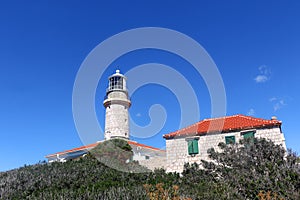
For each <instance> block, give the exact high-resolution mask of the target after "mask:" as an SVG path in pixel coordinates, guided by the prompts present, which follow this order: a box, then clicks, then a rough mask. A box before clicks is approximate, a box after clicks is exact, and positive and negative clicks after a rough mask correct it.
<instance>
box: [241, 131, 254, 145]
mask: <svg viewBox="0 0 300 200" xmlns="http://www.w3.org/2000/svg"><path fill="white" fill-rule="evenodd" d="M254 133H255V131H247V132H244V133H242V135H243V137H244V139H245V140H246V144H245V145H246V147H247V146H249V144H253V143H254Z"/></svg>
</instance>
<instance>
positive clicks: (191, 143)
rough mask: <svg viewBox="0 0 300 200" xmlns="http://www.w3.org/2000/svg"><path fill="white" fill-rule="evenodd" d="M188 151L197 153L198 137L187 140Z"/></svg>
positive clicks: (193, 153) (191, 153)
mask: <svg viewBox="0 0 300 200" xmlns="http://www.w3.org/2000/svg"><path fill="white" fill-rule="evenodd" d="M188 152H189V155H195V154H198V153H199V149H198V139H196V138H195V139H192V140H188Z"/></svg>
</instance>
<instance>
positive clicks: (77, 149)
mask: <svg viewBox="0 0 300 200" xmlns="http://www.w3.org/2000/svg"><path fill="white" fill-rule="evenodd" d="M101 142H103V141H101ZM99 143H100V142H97V143H94V144H89V145H86V146H81V147H77V148H74V149H70V150H66V151H61V152H57V153H54V154H49V155H47V156H45V157H46V158H49V157H53V156H57V155H63V154H67V153H73V152H77V151H88V150H90V149H92V148H94V147H96V146H97V145H98V144H99ZM128 144H129V145H135V146H139V147H144V148H147V149H152V150H157V151H165V150H162V149H159V148H155V147H151V146H148V145H145V144H140V143H137V142H135V141H130V140H129V141H128Z"/></svg>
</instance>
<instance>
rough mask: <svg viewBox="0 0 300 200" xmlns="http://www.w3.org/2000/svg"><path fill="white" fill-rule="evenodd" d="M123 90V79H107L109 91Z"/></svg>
mask: <svg viewBox="0 0 300 200" xmlns="http://www.w3.org/2000/svg"><path fill="white" fill-rule="evenodd" d="M116 89H121V90H122V89H123V78H122V77H120V76H114V77H111V78H110V79H109V90H116Z"/></svg>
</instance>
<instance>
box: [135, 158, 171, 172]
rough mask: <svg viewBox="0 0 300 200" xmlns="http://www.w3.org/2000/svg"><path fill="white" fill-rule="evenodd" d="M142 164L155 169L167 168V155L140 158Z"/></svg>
mask: <svg viewBox="0 0 300 200" xmlns="http://www.w3.org/2000/svg"><path fill="white" fill-rule="evenodd" d="M138 162H139V164H140V165H142V166H144V167H147V168H148V169H150V170H152V171H154V169H160V168H163V169H165V165H166V157H154V158H151V159H149V160H139V161H138Z"/></svg>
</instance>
